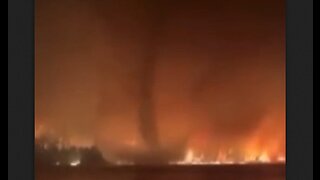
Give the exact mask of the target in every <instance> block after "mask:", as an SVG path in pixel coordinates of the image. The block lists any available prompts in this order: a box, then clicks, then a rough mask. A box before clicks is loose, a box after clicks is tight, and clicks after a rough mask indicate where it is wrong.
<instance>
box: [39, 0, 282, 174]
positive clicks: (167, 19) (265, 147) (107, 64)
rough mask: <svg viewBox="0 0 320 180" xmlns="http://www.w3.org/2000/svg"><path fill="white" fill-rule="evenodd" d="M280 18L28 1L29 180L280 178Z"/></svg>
mask: <svg viewBox="0 0 320 180" xmlns="http://www.w3.org/2000/svg"><path fill="white" fill-rule="evenodd" d="M284 10H285V2H284V1H282V0H280V1H279V0H262V1H254V0H245V1H239V0H231V1H227V2H225V1H218V0H217V1H207V0H200V1H197V2H195V1H191V0H185V1H179V0H174V1H172V0H125V1H119V0H105V1H101V0H92V1H86V0H36V16H35V17H36V19H35V20H36V24H35V49H36V52H35V56H36V59H35V142H36V145H35V146H36V152H35V156H36V172H37V173H36V174H37V177H39V179H43V176H44V174H46V175H45V176H46V178H44V179H50V178H53V179H55V178H54V177H57V176H60V175H61V176H64V175H66V176H68V177H70V178H65V179H77V180H78V179H79V180H82V179H106V178H109V177H110V178H111V179H117V178H116V177H118V176H119V178H118V179H122V178H121V177H122V176H126V175H128V177H131V176H132V178H133V179H154V177H153V176H159V178H158V179H163V178H164V179H166V178H165V177H166V174H167V173H168V178H169V177H172V178H176V175H177V174H179V175H178V176H181V177H184V178H183V179H188V178H187V177H190V179H199V178H200V179H212V177H213V175H212V174H211V173H209V171H210V172H211V171H212V173H213V172H214V173H213V174H215V175H214V176H216V177H219V175H217V174H220V175H221V178H217V179H226V180H227V179H241V176H242V175H243V174H242V175H241V173H242V172H245V173H244V174H246V173H247V175H244V176H243V177H244V178H243V179H257V180H259V178H260V176H261V177H264V176H265V177H271V176H273V175H272V174H274V173H275V174H277V175H275V177H280V178H279V179H283V177H284V173H285V172H284V166H285V162H286V158H285V157H286V153H285V152H286V149H285V144H286V143H285V142H286V137H285V134H286V132H285V11H284ZM93 167H95V168H96V169H95V168H93ZM138 167H140V169H139V168H138ZM141 167H143V168H141ZM151 167H154V168H155V167H157V168H155V169H157V170H155V171H157V173H155V174H158V175H152V178H151V175H150V173H147V171H149V170H150V171H153V170H151V169H148V168H151ZM167 167H168V168H169V167H170V168H172V169H170V168H169V169H166V168H167ZM112 168H115V169H117V168H118V169H117V170H116V171H113V170H114V169H112ZM136 168H138V169H136ZM94 169H95V170H94ZM181 169H185V171H190V173H191V174H188V173H187V172H186V174H183V173H181V172H182V171H181ZM201 169H203V170H201ZM223 169H224V170H223ZM83 171H85V172H91V171H92V173H91V174H93V176H94V177H92V178H89V177H88V178H87V175H85V172H83ZM249 171H250V172H254V173H256V174H255V175H257V176H259V178H253V177H252V176H250V174H251V173H248V172H249ZM120 172H121V173H120ZM133 172H134V173H133ZM161 172H164V175H161ZM200 172H201V173H200ZM267 172H270V174H269V175H267V174H268V173H267ZM70 173H71V174H70ZM83 173H84V174H83ZM117 173H118V174H117ZM141 173H142V174H143V175H142V176H141V178H139V177H140V175H139V177H138V175H137V177H138V178H137V177H136V174H141ZM146 173H147V174H146ZM234 173H235V174H239V173H240V174H239V178H232V176H229V175H230V174H234ZM254 173H253V174H254ZM63 174H64V175H63ZM89 174H90V173H89ZM121 174H122V175H121ZM169 174H170V175H169ZM111 176H112V177H111ZM133 176H134V177H133ZM80 177H81V178H82V179H81V178H80ZM102 177H105V178H102ZM144 177H149V178H144ZM210 177H211V178H210ZM132 178H131V179H132ZM56 179H64V178H56ZM123 179H130V178H123ZM155 179H156V178H155ZM176 179H181V178H176ZM267 179H268V178H266V180H267ZM275 179H277V178H275ZM268 180H269V179H268ZM270 180H273V179H272V178H271V179H270Z"/></svg>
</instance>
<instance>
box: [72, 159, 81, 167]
mask: <svg viewBox="0 0 320 180" xmlns="http://www.w3.org/2000/svg"><path fill="white" fill-rule="evenodd" d="M80 164H81V160H80V159H75V160H73V161H71V162H70V166H72V167H75V166H79V165H80Z"/></svg>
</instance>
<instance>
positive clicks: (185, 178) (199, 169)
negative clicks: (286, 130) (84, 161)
mask: <svg viewBox="0 0 320 180" xmlns="http://www.w3.org/2000/svg"><path fill="white" fill-rule="evenodd" d="M35 176H36V180H285V165H284V164H268V165H266V164H264V165H261V164H260V165H219V166H157V167H146V166H130V167H110V168H109V167H108V168H95V169H94V168H91V169H90V168H80V167H74V168H72V167H57V168H41V167H37V168H36V173H35Z"/></svg>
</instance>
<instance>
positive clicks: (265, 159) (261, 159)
mask: <svg viewBox="0 0 320 180" xmlns="http://www.w3.org/2000/svg"><path fill="white" fill-rule="evenodd" d="M258 161H259V162H263V163H268V162H270V161H271V160H270V158H269V156H268V154H267V153H263V154H262V155H261V156H259V158H258Z"/></svg>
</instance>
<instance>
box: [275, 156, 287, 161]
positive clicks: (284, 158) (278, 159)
mask: <svg viewBox="0 0 320 180" xmlns="http://www.w3.org/2000/svg"><path fill="white" fill-rule="evenodd" d="M277 161H278V162H286V157H284V156H279V157H278V158H277Z"/></svg>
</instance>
